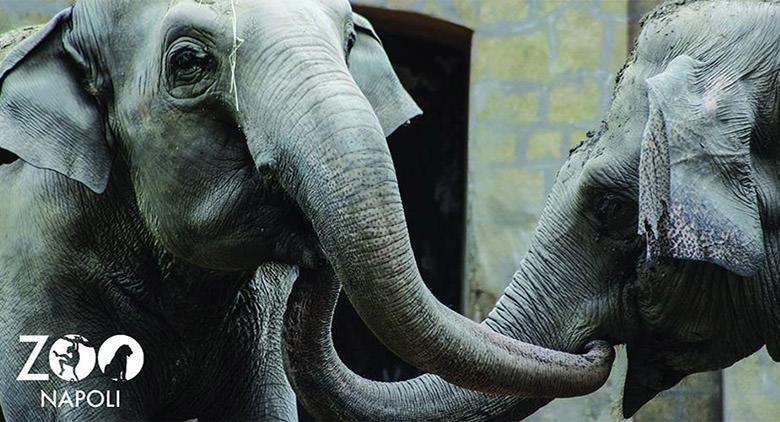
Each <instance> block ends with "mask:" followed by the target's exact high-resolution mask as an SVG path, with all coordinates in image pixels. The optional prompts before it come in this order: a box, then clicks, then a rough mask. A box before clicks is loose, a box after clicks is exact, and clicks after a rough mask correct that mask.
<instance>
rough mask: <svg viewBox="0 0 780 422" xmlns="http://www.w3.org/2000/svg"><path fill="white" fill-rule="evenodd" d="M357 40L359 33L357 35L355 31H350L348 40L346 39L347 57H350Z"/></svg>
mask: <svg viewBox="0 0 780 422" xmlns="http://www.w3.org/2000/svg"><path fill="white" fill-rule="evenodd" d="M356 41H357V35H355V32H354V31H350V32H349V34H347V40H346V49H347V57H349V53H351V52H352V49H353V48H354V47H355V42H356Z"/></svg>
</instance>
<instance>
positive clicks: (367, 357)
mask: <svg viewBox="0 0 780 422" xmlns="http://www.w3.org/2000/svg"><path fill="white" fill-rule="evenodd" d="M355 11H356V12H358V13H360V14H362V15H363V16H365V17H367V18H368V19H369V20H370V21H371V22H372V23H373V25H374V27H375V29H376V31H377V33H379V36H380V37H381V38H382V42H383V44H384V47H385V49H386V51H387V53H388V55H389V57H390V60H391V61H392V63H393V65H394V67H395V70H396V72H397V73H398V75H399V77H400V79H401V82H402V83H403V84H404V86H405V87H406V89H407V90H408V91H409V92H410V93H411V94H412V97H414V99H415V100H416V101H417V103H418V104H419V105H420V107H421V108H422V109H423V111H424V113H425V114H424V115H423V116H421V117H418V118H417V119H415V121H414V122H413V124H411V125H409V126H406V127H402V128H400V129H399V130H398V131H396V132H395V133H394V134H393V135H392V136H391V137H390V139H389V140H388V142H389V145H390V151H391V152H392V155H393V160H394V163H395V168H396V172H397V174H398V181H399V186H400V189H401V195H402V198H403V202H404V209H405V211H406V219H407V222H408V225H409V232H410V236H411V241H412V246H413V248H414V252H415V256H416V258H417V265H418V267H419V268H420V272H421V273H422V276H423V279H424V280H425V282H426V284H427V285H428V287H429V288H430V289H431V291H433V293H434V294H435V295H436V297H437V298H438V299H439V301H441V302H442V303H444V304H445V305H447V306H449V307H450V308H452V309H454V310H456V311H458V312H460V311H462V309H461V302H462V301H461V296H462V288H463V287H462V285H463V255H464V231H465V212H466V202H465V193H466V157H467V156H466V145H467V134H468V91H469V70H470V52H471V35H472V32H471V31H470V30H468V29H467V28H463V27H460V26H457V25H453V24H450V23H447V22H444V21H440V20H437V19H433V18H430V17H427V16H424V15H419V14H413V13H406V12H397V11H389V10H385V9H376V8H367V7H355ZM333 337H334V342H335V344H336V349H337V350H338V352H339V355H340V357H341V359H342V360H343V361H344V362H345V363H346V364H347V366H349V367H350V368H351V369H352V370H353V371H355V372H356V373H358V374H360V375H362V376H364V377H366V378H369V379H373V380H380V381H397V380H403V379H408V378H412V377H414V376H416V375H418V374H419V371H417V370H416V369H415V368H413V367H411V366H409V365H407V364H406V363H404V362H403V361H401V360H400V359H399V358H397V357H396V356H395V355H394V354H393V353H392V352H390V351H388V350H387V349H386V348H385V347H384V346H383V345H382V344H381V343H380V342H379V341H378V340H377V339H376V338H375V337H374V336H373V334H372V333H371V332H370V331H369V330H368V328H366V326H365V325H364V324H363V322H362V321H361V320H360V317H359V316H358V315H357V314H356V313H355V311H354V309H353V308H352V306H351V305H350V304H349V301H348V300H346V298H345V297H344V296H342V297H341V299H340V300H339V304H338V307H337V309H336V315H335V318H334V329H333ZM302 420H309V419H308V418H307V416H305V415H303V414H302Z"/></svg>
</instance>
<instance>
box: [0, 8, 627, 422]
mask: <svg viewBox="0 0 780 422" xmlns="http://www.w3.org/2000/svg"><path fill="white" fill-rule="evenodd" d="M17 38H23V40H22V41H21V42H19V43H18V45H16V46H15V47H14V48H13V49H12V50H11V51H10V52H7V53H6V55H5V57H4V59H3V61H2V62H0V151H1V152H2V153H1V154H0V156H2V160H3V161H2V165H0V180H2V184H0V332H2V334H3V335H2V339H0V345H1V346H2V350H3V351H4V353H3V354H2V356H0V379H2V383H0V402H1V404H2V407H3V410H4V413H5V415H6V417H8V418H9V419H12V420H42V419H53V418H62V419H70V420H81V419H91V420H96V419H99V420H116V419H133V420H138V419H150V418H155V419H187V418H198V419H199V420H214V419H221V420H224V419H247V420H257V419H273V418H276V419H294V418H295V415H294V414H293V412H294V406H293V405H292V404H293V401H292V395H291V390H290V388H289V385H288V384H287V382H286V381H285V379H284V376H283V374H282V372H281V370H282V361H281V357H280V355H281V352H280V350H279V344H278V343H279V337H280V334H279V330H280V328H279V327H278V325H279V324H280V323H281V317H282V315H281V313H282V312H283V310H284V305H285V300H284V298H285V295H286V293H287V290H288V289H289V287H290V283H291V280H292V279H294V278H295V277H296V276H297V272H298V271H302V272H303V273H308V272H319V271H323V269H328V268H333V269H334V271H335V274H336V276H337V277H338V278H339V280H340V281H341V283H343V285H344V286H345V290H346V292H347V294H348V295H349V296H350V299H351V302H352V303H353V305H354V306H355V308H356V309H357V311H358V313H359V314H360V315H361V317H362V318H363V319H364V320H365V321H366V323H367V324H368V325H369V326H370V327H371V328H372V329H373V331H374V332H375V333H376V334H377V336H378V337H380V338H381V339H382V340H383V341H384V342H385V343H386V344H387V345H388V346H389V347H390V348H391V349H392V350H394V351H395V352H396V353H398V354H399V355H400V356H402V357H403V358H405V359H406V360H408V361H409V362H410V363H412V364H414V365H416V366H418V367H420V368H424V369H425V370H427V371H430V372H433V373H437V374H440V375H442V376H443V377H444V378H446V379H448V380H450V381H452V382H454V383H456V384H458V385H463V386H465V387H471V388H490V389H492V390H494V391H496V392H503V393H508V394H517V393H524V394H534V393H539V394H545V395H547V394H555V395H576V394H583V393H586V392H589V391H592V390H594V389H596V388H598V387H599V386H600V385H601V384H602V383H603V382H604V380H605V379H606V377H607V375H608V373H609V368H610V366H611V362H612V359H613V351H612V348H611V347H610V346H609V345H607V344H606V343H596V344H593V345H591V346H589V347H585V346H586V345H584V344H583V345H582V346H583V347H582V348H580V349H578V350H577V352H581V351H586V352H587V354H585V355H573V354H568V353H562V352H555V351H551V350H548V349H544V348H540V347H538V346H532V345H528V344H524V343H521V342H518V341H515V340H512V339H509V338H506V337H503V336H500V335H497V334H495V332H493V331H491V330H489V329H488V328H487V327H484V326H480V325H478V324H475V323H473V322H471V321H469V320H467V319H466V318H463V317H461V316H459V315H457V314H456V313H454V312H452V311H451V310H449V309H447V308H446V307H445V306H443V305H441V304H440V303H438V302H437V301H436V300H435V299H434V298H433V296H432V295H431V293H430V292H429V291H428V290H427V289H426V287H425V285H424V283H423V281H422V280H421V278H420V275H419V271H418V269H417V267H416V264H415V261H414V256H413V255H412V251H411V248H410V244H409V236H408V233H407V228H406V223H405V220H404V213H403V209H402V205H401V201H400V196H399V192H398V187H397V181H396V176H395V172H394V170H393V164H392V161H391V158H390V155H389V152H388V148H387V145H386V140H385V135H387V134H389V133H390V132H392V131H393V130H394V129H395V128H396V127H398V126H399V125H401V124H403V123H404V122H406V121H408V120H409V119H410V118H411V117H413V116H414V115H416V114H418V113H419V109H418V108H417V106H416V105H415V104H414V102H413V101H412V100H411V99H410V98H409V96H408V94H407V93H406V92H405V91H404V90H403V88H402V86H401V85H400V83H399V82H398V80H397V78H396V76H395V74H394V73H393V70H392V67H391V66H390V63H389V60H388V59H387V57H386V55H385V54H384V51H383V50H382V47H381V44H380V43H379V41H378V38H377V37H376V34H374V32H373V30H372V29H371V27H370V25H369V23H368V22H366V21H365V20H364V19H362V18H361V17H359V16H357V15H353V14H352V12H351V9H350V6H349V3H348V2H347V0H286V1H283V2H282V1H268V0H241V1H235V0H225V1H218V2H216V1H200V0H175V1H171V0H149V1H143V2H139V1H136V0H110V1H108V0H78V1H76V3H75V6H74V7H73V8H71V9H68V10H65V11H63V12H62V13H60V14H59V15H57V16H56V17H55V18H54V19H53V20H52V21H51V22H49V23H48V24H47V25H46V26H45V27H43V28H41V29H40V30H38V31H37V32H34V33H29V31H28V32H24V33H21V34H20V33H16V34H15V35H12V36H10V38H9V39H10V40H11V41H10V42H9V41H4V42H3V43H2V44H3V45H4V44H9V43H10V44H13V42H16V41H18V40H17ZM284 264H286V265H284ZM277 322H278V323H279V324H277ZM74 332H75V333H78V334H79V335H82V336H84V337H85V338H86V339H88V340H90V341H91V342H92V343H93V344H101V343H102V342H103V341H104V340H105V339H106V338H107V337H109V336H112V335H115V334H125V335H129V336H131V337H133V338H134V339H136V340H137V341H138V342H139V343H140V344H141V346H142V347H143V349H144V355H145V364H144V367H143V370H142V371H141V373H140V374H139V375H138V376H137V377H135V378H133V379H131V380H128V381H127V382H122V383H116V382H114V381H112V380H111V379H110V377H108V376H101V374H100V373H99V371H95V372H97V373H93V374H92V375H90V376H88V377H86V378H85V379H83V380H82V381H80V382H79V383H77V384H67V383H65V382H61V381H60V380H59V379H58V378H56V377H54V376H50V377H49V378H50V379H49V381H41V380H37V381H17V380H16V377H17V376H18V375H20V374H22V373H25V376H26V375H28V374H37V375H42V376H45V375H46V373H47V372H48V370H47V368H45V364H44V363H42V362H37V361H35V362H33V364H34V365H33V366H32V367H30V368H25V364H26V362H27V359H28V356H30V353H31V349H32V348H33V346H34V345H32V344H29V343H26V342H21V341H20V340H21V339H20V336H24V335H41V334H46V335H49V336H51V337H52V338H56V337H60V336H63V335H66V334H70V333H74ZM81 356H85V355H84V354H83V353H82V354H81ZM539 358H544V359H545V360H546V365H547V368H548V371H547V372H546V373H545V372H540V371H539V370H538V369H535V365H537V361H538V360H539ZM41 360H42V359H41ZM540 374H542V376H540ZM562 374H569V375H570V378H569V381H568V382H563V383H561V382H555V383H547V382H546V378H554V379H558V378H560V376H561V375H562ZM499 377H500V381H501V382H498V381H499ZM488 379H491V382H490V383H487V382H485V380H488ZM68 387H73V388H78V389H79V390H82V391H90V390H119V391H120V392H121V393H122V398H121V403H122V406H121V407H102V408H99V409H92V408H90V407H88V406H82V407H70V406H64V407H63V406H60V407H52V406H48V407H41V406H39V403H40V400H39V392H40V391H44V390H50V391H51V390H58V391H62V390H64V389H65V390H67V388H68Z"/></svg>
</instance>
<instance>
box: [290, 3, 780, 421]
mask: <svg viewBox="0 0 780 422" xmlns="http://www.w3.org/2000/svg"><path fill="white" fill-rule="evenodd" d="M778 22H780V5H778V3H776V2H774V3H773V2H731V1H707V2H704V1H701V2H695V1H691V2H679V1H675V2H668V3H667V4H665V5H663V6H662V7H660V8H659V9H657V10H656V11H655V12H654V13H653V14H652V15H650V16H649V17H648V18H647V19H646V22H645V24H644V29H643V31H642V33H641V35H640V38H639V40H638V42H637V44H636V47H635V50H634V52H633V55H632V57H631V58H630V59H629V61H628V63H627V65H626V66H625V67H624V69H623V70H622V72H621V74H620V76H619V78H618V82H617V86H616V89H615V93H614V96H613V98H612V102H611V105H610V108H609V111H608V115H607V117H606V119H605V122H604V123H603V125H602V126H601V128H600V129H599V130H598V131H595V132H593V133H591V134H589V136H588V139H587V140H585V141H584V142H583V143H582V144H581V145H580V146H579V147H578V148H576V149H575V150H573V151H572V152H571V154H570V157H569V158H568V160H567V162H566V163H565V164H564V166H563V168H562V169H561V170H560V172H559V173H558V176H557V180H556V183H555V185H554V187H553V189H552V193H551V194H550V196H549V198H548V201H547V204H546V206H545V209H544V211H543V212H542V216H541V219H540V222H539V225H538V227H537V230H536V233H535V237H534V241H533V243H532V246H531V249H530V251H529V252H528V253H527V255H526V256H525V257H524V259H523V261H522V263H521V265H520V268H519V270H518V271H517V272H516V274H515V276H514V278H513V279H512V281H511V283H510V284H509V286H508V287H507V289H506V291H505V292H504V295H503V296H502V297H501V298H500V299H499V301H498V303H497V305H496V307H495V309H493V311H492V312H491V313H490V314H489V316H488V318H487V319H486V321H484V325H485V326H487V327H490V328H491V329H493V330H495V331H496V332H499V333H501V334H504V335H507V336H510V337H513V338H515V339H520V340H522V341H527V342H532V343H536V344H539V345H544V346H545V347H550V348H555V349H559V350H577V349H578V348H580V347H582V345H584V344H586V343H587V342H588V341H592V340H593V339H606V340H608V341H610V342H612V343H614V344H627V349H628V358H629V368H628V374H627V379H626V383H625V392H624V393H625V394H624V398H623V400H624V401H623V411H624V413H625V415H626V416H630V415H632V414H633V413H634V412H636V411H637V410H638V409H639V408H640V407H641V406H642V405H643V404H644V403H646V402H647V401H648V400H650V399H652V398H653V397H654V396H655V395H656V394H657V393H658V392H660V391H662V390H665V389H668V388H670V387H672V386H673V385H675V384H676V383H677V382H678V381H679V380H681V379H682V378H683V377H685V376H686V375H689V374H692V373H695V372H700V371H706V370H713V369H718V368H724V367H727V366H729V365H731V364H733V363H734V362H736V361H738V360H740V359H742V358H743V357H745V356H748V355H750V354H752V353H753V352H755V351H756V350H758V349H759V348H760V347H761V346H763V345H764V344H766V345H767V348H768V350H769V353H770V354H771V355H772V356H773V357H774V358H775V359H776V360H779V359H780V331H779V330H778V327H780V318H779V317H780V313H778V311H777V309H778V307H777V304H778V303H779V302H778V301H780V279H779V278H778V276H777V274H778V271H780V266H779V264H780V262H778V260H777V256H778V251H777V247H778V245H779V244H780V243H779V242H780V233H779V232H778V227H780V224H779V223H780V213H778V198H780V196H778V194H780V186H778V183H777V181H778V173H777V168H778V164H780V163H778V155H777V148H778V145H779V143H780V125H779V120H780V95H778V94H779V93H780V79H779V78H780V53H778V52H779V51H780V26H778V25H777V23H778ZM321 285H322V281H320V282H319V283H317V284H305V285H303V286H301V288H302V289H304V290H316V289H318V288H321V287H318V286H321ZM326 285H327V284H326ZM329 285H330V286H333V283H331V284H329ZM334 291H337V286H336V287H335V288H334V287H332V288H331V293H330V294H329V295H315V294H312V293H311V292H309V293H308V294H305V295H304V294H301V293H300V292H296V293H295V294H294V297H293V305H292V307H291V310H290V311H288V312H289V315H288V321H287V328H286V334H285V336H286V342H287V353H288V356H287V365H288V367H289V368H288V371H289V374H290V375H291V378H292V383H293V385H294V386H295V388H296V390H297V391H298V393H299V395H300V397H301V398H302V399H303V401H304V402H305V403H306V404H307V406H308V407H310V408H311V410H312V411H313V412H314V413H315V414H317V415H319V416H321V417H323V418H326V419H328V418H338V419H340V420H361V419H364V418H370V417H373V418H376V419H381V420H384V419H393V420H485V419H489V420H516V419H517V418H520V417H522V416H525V415H528V414H530V413H532V412H533V411H535V410H536V409H538V408H539V407H540V406H543V405H544V404H545V403H546V401H545V400H526V399H524V398H523V397H519V396H514V397H510V396H499V395H488V394H482V393H476V392H470V391H466V390H463V389H460V388H457V387H455V386H453V385H451V384H447V383H446V382H445V381H443V380H441V379H440V378H437V377H434V376H431V375H423V376H421V377H419V378H416V379H413V380H409V381H405V382H401V383H395V384H393V383H389V384H388V383H372V382H369V381H367V380H364V379H361V378H359V377H357V376H356V375H355V374H353V373H351V372H350V371H349V370H348V368H346V367H345V366H344V365H343V364H341V362H340V361H338V356H337V355H336V353H335V351H334V350H333V348H332V344H331V342H330V339H329V330H330V327H329V325H328V320H327V318H325V319H323V318H322V317H321V315H322V314H323V313H324V314H326V315H327V313H328V312H329V310H330V308H331V307H332V306H333V300H335V294H334V293H333V292H334ZM304 351H305V352H304ZM325 368H327V370H326V369H325ZM334 368H335V370H334Z"/></svg>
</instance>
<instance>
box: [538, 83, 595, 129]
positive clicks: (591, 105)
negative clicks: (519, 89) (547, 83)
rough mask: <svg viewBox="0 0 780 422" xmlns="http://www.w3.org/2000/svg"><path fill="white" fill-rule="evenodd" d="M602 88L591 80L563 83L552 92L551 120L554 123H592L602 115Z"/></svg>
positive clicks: (550, 102)
mask: <svg viewBox="0 0 780 422" xmlns="http://www.w3.org/2000/svg"><path fill="white" fill-rule="evenodd" d="M601 96H602V86H601V85H600V84H598V83H596V82H595V81H593V80H591V79H586V80H585V81H583V82H578V81H566V82H561V83H559V84H558V85H556V86H554V87H553V88H552V89H551V90H550V101H549V104H550V108H549V118H550V121H551V122H554V123H590V122H592V121H595V120H597V119H598V118H599V115H600V113H601V98H602V97H601Z"/></svg>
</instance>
